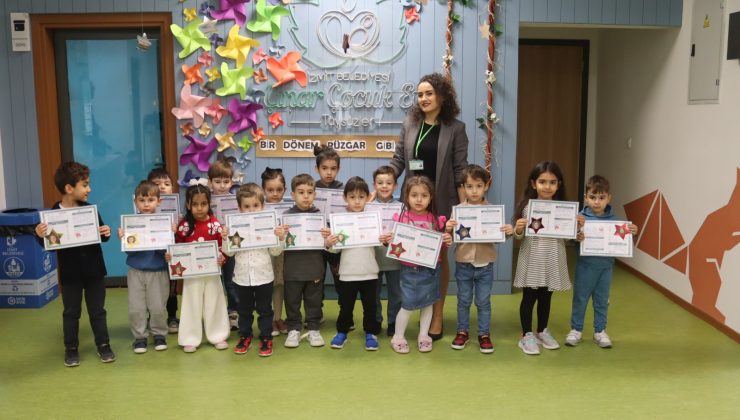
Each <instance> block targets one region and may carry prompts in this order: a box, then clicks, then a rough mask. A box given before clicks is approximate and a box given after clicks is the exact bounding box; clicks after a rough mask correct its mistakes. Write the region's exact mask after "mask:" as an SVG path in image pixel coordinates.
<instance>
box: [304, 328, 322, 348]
mask: <svg viewBox="0 0 740 420" xmlns="http://www.w3.org/2000/svg"><path fill="white" fill-rule="evenodd" d="M308 344H310V345H311V347H321V346H323V345H324V337H322V336H321V333H320V332H319V331H318V330H310V331H309V332H308Z"/></svg>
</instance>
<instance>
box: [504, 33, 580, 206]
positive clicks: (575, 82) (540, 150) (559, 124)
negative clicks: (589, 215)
mask: <svg viewBox="0 0 740 420" xmlns="http://www.w3.org/2000/svg"><path fill="white" fill-rule="evenodd" d="M587 83H588V41H554V40H521V41H520V45H519V95H518V121H517V150H516V190H515V191H516V197H517V198H516V200H517V201H518V200H519V198H520V196H521V193H522V191H523V190H524V187H525V185H526V182H527V177H528V176H529V172H530V171H531V170H532V168H533V167H534V165H536V164H537V163H538V162H540V161H542V160H552V161H555V162H557V164H558V165H560V167H561V168H562V170H563V178H564V180H565V189H566V194H567V195H566V198H567V199H568V200H572V201H580V200H581V197H582V196H583V191H582V189H583V168H584V158H585V156H584V149H585V141H586V114H585V111H586V98H587V92H586V90H587V86H588V84H587Z"/></svg>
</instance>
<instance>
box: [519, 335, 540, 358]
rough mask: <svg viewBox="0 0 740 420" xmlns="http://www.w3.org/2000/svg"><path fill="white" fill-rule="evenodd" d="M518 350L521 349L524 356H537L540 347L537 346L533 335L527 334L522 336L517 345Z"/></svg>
mask: <svg viewBox="0 0 740 420" xmlns="http://www.w3.org/2000/svg"><path fill="white" fill-rule="evenodd" d="M518 346H519V348H520V349H522V351H523V352H524V354H531V355H537V354H540V346H539V344H537V339H536V338H534V334H532V333H531V332H528V333H526V334H524V336H522V338H521V339H520V340H519V344H518Z"/></svg>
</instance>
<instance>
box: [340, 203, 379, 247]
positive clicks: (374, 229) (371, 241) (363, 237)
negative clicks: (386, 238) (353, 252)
mask: <svg viewBox="0 0 740 420" xmlns="http://www.w3.org/2000/svg"><path fill="white" fill-rule="evenodd" d="M329 221H330V223H329V225H330V226H331V233H332V234H334V235H337V238H339V241H338V242H337V243H336V244H334V247H333V248H334V249H345V248H367V247H373V246H379V245H380V240H379V239H378V238H379V237H380V234H381V231H380V213H378V212H375V211H371V212H367V211H365V212H355V213H332V214H330V215H329Z"/></svg>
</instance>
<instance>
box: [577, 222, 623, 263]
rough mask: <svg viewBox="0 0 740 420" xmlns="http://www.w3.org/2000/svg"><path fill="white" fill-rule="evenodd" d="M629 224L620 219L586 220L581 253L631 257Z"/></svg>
mask: <svg viewBox="0 0 740 420" xmlns="http://www.w3.org/2000/svg"><path fill="white" fill-rule="evenodd" d="M631 224H632V222H627V221H621V220H586V223H584V225H583V236H584V238H583V240H582V241H581V255H584V256H594V257H621V258H632V234H631V233H630V228H629V226H630V225H631Z"/></svg>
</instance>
